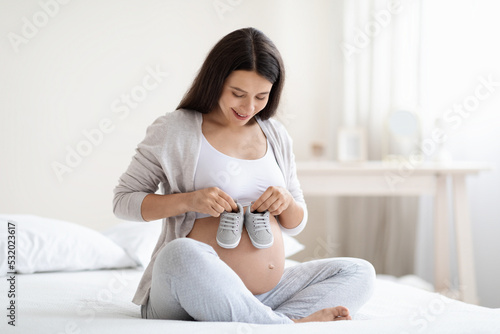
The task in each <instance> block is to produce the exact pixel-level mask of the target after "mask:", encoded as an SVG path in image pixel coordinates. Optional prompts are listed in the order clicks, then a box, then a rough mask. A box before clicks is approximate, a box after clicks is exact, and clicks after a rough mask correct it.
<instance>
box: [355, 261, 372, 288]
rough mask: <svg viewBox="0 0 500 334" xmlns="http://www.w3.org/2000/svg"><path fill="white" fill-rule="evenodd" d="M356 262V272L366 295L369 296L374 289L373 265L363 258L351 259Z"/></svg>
mask: <svg viewBox="0 0 500 334" xmlns="http://www.w3.org/2000/svg"><path fill="white" fill-rule="evenodd" d="M353 260H354V262H355V264H356V274H357V275H358V277H359V279H360V281H361V282H362V284H361V287H363V288H364V289H363V290H364V291H365V295H366V296H368V297H369V296H371V295H372V294H373V291H374V289H375V280H376V273H375V268H374V267H373V265H372V264H371V263H370V262H368V261H366V260H363V259H353Z"/></svg>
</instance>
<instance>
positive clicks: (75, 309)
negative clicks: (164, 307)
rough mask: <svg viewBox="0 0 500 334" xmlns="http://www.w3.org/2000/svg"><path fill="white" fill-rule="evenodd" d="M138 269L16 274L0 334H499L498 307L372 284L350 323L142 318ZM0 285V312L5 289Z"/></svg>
mask: <svg viewBox="0 0 500 334" xmlns="http://www.w3.org/2000/svg"><path fill="white" fill-rule="evenodd" d="M141 274H142V272H141V271H139V270H133V269H124V270H102V271H86V272H65V273H42V274H31V275H17V277H16V280H17V287H16V292H17V300H16V327H15V328H13V327H12V326H9V325H7V320H8V319H7V318H6V317H5V315H4V316H2V323H1V324H0V332H1V333H22V334H35V333H37V334H38V333H40V334H44V333H51V334H59V333H68V334H70V333H71V334H73V333H74V334H76V333H85V334H86V333H134V334H142V333H148V334H150V333H190V334H191V333H217V334H220V333H238V334H254V333H272V334H276V333H287V334H293V333H308V334H309V333H356V334H359V333H398V334H403V333H440V334H441V333H453V334H457V333H500V309H488V308H484V307H479V306H475V305H470V304H465V303H462V302H458V301H455V300H452V299H448V298H445V297H441V296H440V295H438V294H434V293H430V292H426V291H423V290H420V289H416V288H412V287H408V286H403V285H400V284H397V283H394V282H389V281H384V280H377V284H376V290H375V294H374V296H373V298H372V299H371V300H370V301H369V302H368V303H367V304H366V305H365V306H364V307H363V308H362V309H361V310H360V312H359V313H358V315H357V317H356V318H355V319H354V320H353V321H337V322H330V323H308V324H292V325H249V324H243V323H215V322H214V323H211V322H183V321H170V320H149V319H148V320H144V319H141V318H140V314H139V307H138V306H136V305H134V304H132V303H131V302H130V300H131V299H132V296H133V294H134V292H135V288H136V286H137V284H138V281H139V279H140V277H141ZM2 281H4V282H3V283H2V284H0V291H1V292H0V294H1V296H2V300H3V301H5V302H4V303H2V305H1V307H2V309H3V310H4V311H3V313H4V314H5V313H6V311H5V309H6V306H7V303H8V301H7V299H6V296H7V284H6V282H5V277H3V278H2Z"/></svg>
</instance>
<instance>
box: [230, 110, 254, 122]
mask: <svg viewBox="0 0 500 334" xmlns="http://www.w3.org/2000/svg"><path fill="white" fill-rule="evenodd" d="M231 110H232V111H233V112H234V114H235V115H236V118H238V119H242V120H243V119H247V118H248V117H250V115H241V114H238V113H237V112H236V110H234V109H233V108H231Z"/></svg>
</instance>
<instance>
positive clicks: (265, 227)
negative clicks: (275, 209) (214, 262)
mask: <svg viewBox="0 0 500 334" xmlns="http://www.w3.org/2000/svg"><path fill="white" fill-rule="evenodd" d="M236 205H237V206H238V211H237V212H227V211H224V212H223V213H222V214H221V216H220V223H219V229H218V230H217V244H218V245H219V246H221V247H223V248H235V247H236V246H238V244H239V243H240V240H241V232H242V231H243V224H244V225H245V228H246V229H247V232H248V236H249V237H250V241H251V242H252V244H253V245H254V246H255V247H256V248H268V247H271V245H272V244H273V242H274V238H273V233H272V232H271V224H270V223H269V211H265V212H257V211H254V212H251V211H250V207H251V205H249V206H248V208H247V210H246V211H244V210H243V206H242V205H241V204H240V203H236Z"/></svg>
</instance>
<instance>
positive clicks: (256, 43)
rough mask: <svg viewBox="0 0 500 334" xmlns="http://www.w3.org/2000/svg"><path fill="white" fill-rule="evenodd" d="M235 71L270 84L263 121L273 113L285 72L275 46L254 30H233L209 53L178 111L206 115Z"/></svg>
mask: <svg viewBox="0 0 500 334" xmlns="http://www.w3.org/2000/svg"><path fill="white" fill-rule="evenodd" d="M236 70H246V71H256V72H257V73H258V74H260V75H261V76H263V77H264V78H266V79H267V80H269V82H271V83H272V84H273V86H272V88H271V92H270V93H269V100H268V101H267V104H266V106H265V107H264V109H262V111H260V113H259V116H260V118H261V119H263V120H266V119H269V118H270V117H272V116H273V115H274V114H275V113H276V109H277V108H278V104H279V100H280V96H281V91H282V90H283V85H284V82H285V69H284V66H283V60H282V59H281V55H280V53H279V51H278V49H277V48H276V46H275V45H274V43H273V42H272V41H271V40H270V39H269V38H268V37H267V36H266V35H264V33H262V32H261V31H260V30H257V29H255V28H244V29H239V30H236V31H233V32H232V33H230V34H228V35H226V36H225V37H223V38H222V39H221V40H220V41H219V42H217V44H215V46H214V47H213V49H212V50H211V51H210V53H209V54H208V56H207V58H206V59H205V62H204V63H203V65H202V66H201V69H200V71H199V72H198V75H197V76H196V78H195V79H194V81H193V84H192V85H191V88H190V89H189V90H188V91H187V93H186V95H184V97H183V98H182V101H181V102H180V103H179V105H178V106H177V109H190V110H195V111H198V112H201V113H209V112H210V111H212V110H214V109H215V108H216V107H217V104H218V102H219V98H220V96H221V94H222V88H223V85H224V81H225V80H226V78H227V77H228V76H229V75H230V74H231V72H233V71H236Z"/></svg>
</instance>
